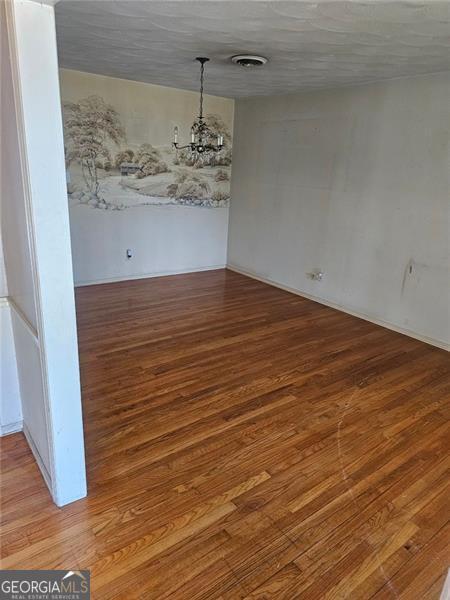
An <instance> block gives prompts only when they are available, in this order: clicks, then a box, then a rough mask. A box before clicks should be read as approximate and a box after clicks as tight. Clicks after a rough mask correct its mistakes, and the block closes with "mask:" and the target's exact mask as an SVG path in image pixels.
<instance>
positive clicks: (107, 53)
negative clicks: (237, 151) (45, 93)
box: [56, 0, 450, 97]
mask: <svg viewBox="0 0 450 600" xmlns="http://www.w3.org/2000/svg"><path fill="white" fill-rule="evenodd" d="M449 8H450V3H449V2H448V1H446V2H434V1H433V0H423V1H422V2H417V1H408V2H404V1H388V2H384V1H382V0H375V1H365V2H363V1H339V0H338V1H336V0H335V1H331V2H330V1H327V2H325V1H323V0H316V2H309V1H301V0H296V1H292V0H291V1H284V0H273V1H271V2H260V1H258V0H235V1H226V0H222V1H192V0H181V1H171V0H165V1H153V0H146V1H134V0H125V1H119V2H116V1H111V0H109V1H105V0H100V1H91V0H62V1H61V2H59V3H58V4H57V5H56V22H57V34H58V46H59V58H60V64H61V66H63V67H67V68H70V69H78V70H80V71H88V72H91V73H101V74H103V75H110V76H113V77H121V78H124V79H133V80H136V81H145V82H149V83H154V84H159V85H167V86H171V87H178V88H184V89H190V90H192V89H194V90H196V89H197V86H198V69H197V64H196V63H195V62H194V58H195V57H196V56H198V55H206V56H209V57H210V58H211V60H212V62H211V63H209V64H208V65H207V78H206V86H205V91H206V92H207V93H210V94H216V95H222V96H231V97H239V96H250V95H259V94H282V93H289V92H294V91H298V90H307V89H313V88H320V87H330V86H341V85H347V84H357V83H362V82H368V81H374V80H380V79H385V78H392V77H400V76H407V75H415V74H419V73H430V72H436V71H446V70H450V38H449V34H450V29H449V12H450V10H449ZM238 53H252V54H263V55H264V56H267V57H268V58H269V63H268V64H267V65H266V66H264V67H260V68H255V69H253V70H249V69H244V68H242V67H239V66H237V65H233V64H232V63H231V62H230V61H229V58H230V56H231V55H233V54H238Z"/></svg>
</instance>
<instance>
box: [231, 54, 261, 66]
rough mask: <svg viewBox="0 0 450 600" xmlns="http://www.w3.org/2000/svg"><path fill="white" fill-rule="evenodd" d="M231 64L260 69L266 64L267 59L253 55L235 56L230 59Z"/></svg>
mask: <svg viewBox="0 0 450 600" xmlns="http://www.w3.org/2000/svg"><path fill="white" fill-rule="evenodd" d="M231 62H233V63H234V64H235V65H240V66H241V67H246V68H249V67H261V66H262V65H265V64H266V62H267V58H265V57H264V56H256V55H255V54H236V56H232V57H231Z"/></svg>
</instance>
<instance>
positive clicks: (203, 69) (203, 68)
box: [199, 62, 205, 119]
mask: <svg viewBox="0 0 450 600" xmlns="http://www.w3.org/2000/svg"><path fill="white" fill-rule="evenodd" d="M204 72H205V63H204V62H202V63H201V68H200V115H199V117H200V119H203V79H204Z"/></svg>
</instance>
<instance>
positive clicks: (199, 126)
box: [172, 56, 223, 160]
mask: <svg viewBox="0 0 450 600" xmlns="http://www.w3.org/2000/svg"><path fill="white" fill-rule="evenodd" d="M195 60H198V62H199V63H200V110H199V115H198V117H197V119H196V120H195V121H194V123H193V125H192V127H191V141H190V143H189V144H186V145H185V146H179V145H178V127H175V128H174V130H173V142H172V146H173V147H174V148H175V149H176V150H183V149H185V148H188V149H189V153H190V155H191V157H192V158H193V159H194V160H196V159H198V158H199V157H200V155H205V154H206V155H208V154H212V153H215V152H220V151H221V150H222V148H223V135H221V134H220V133H219V134H218V135H217V143H216V144H214V143H213V141H212V140H213V139H214V137H215V134H214V133H213V132H212V131H211V129H210V128H209V127H208V125H207V124H206V123H205V120H204V116H203V80H204V76H205V63H206V62H208V61H209V58H206V57H204V56H198V57H197V58H196V59H195Z"/></svg>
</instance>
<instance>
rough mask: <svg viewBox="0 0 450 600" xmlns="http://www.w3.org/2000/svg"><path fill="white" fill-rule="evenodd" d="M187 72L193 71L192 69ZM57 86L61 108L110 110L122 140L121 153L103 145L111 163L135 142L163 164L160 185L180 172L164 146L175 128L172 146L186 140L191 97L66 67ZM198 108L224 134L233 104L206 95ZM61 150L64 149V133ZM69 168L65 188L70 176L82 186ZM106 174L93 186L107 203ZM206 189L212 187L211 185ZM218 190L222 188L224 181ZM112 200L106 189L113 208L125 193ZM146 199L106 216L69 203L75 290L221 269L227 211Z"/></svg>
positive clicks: (194, 99)
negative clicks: (97, 103)
mask: <svg viewBox="0 0 450 600" xmlns="http://www.w3.org/2000/svg"><path fill="white" fill-rule="evenodd" d="M193 71H194V72H195V73H196V72H197V69H196V66H195V65H193ZM60 82H61V96H62V99H63V102H64V103H66V102H79V101H80V100H82V99H84V98H87V97H89V96H92V95H97V96H100V97H101V98H102V99H103V100H104V101H105V102H106V103H108V104H109V105H111V106H112V107H113V108H114V109H115V110H116V111H117V112H118V115H119V117H120V123H121V124H122V125H123V127H124V130H125V134H126V140H125V141H124V142H123V143H122V145H123V148H121V147H119V146H115V145H114V144H110V148H109V150H110V152H111V157H112V158H113V159H114V156H115V155H116V153H117V152H118V151H119V150H120V149H124V148H131V149H132V150H133V151H135V152H136V150H137V148H138V147H139V146H140V145H141V144H143V143H151V144H152V146H154V147H156V148H158V150H159V151H160V152H161V154H162V157H163V159H164V160H165V161H167V163H168V164H169V168H170V170H171V172H170V173H169V174H168V177H167V179H168V181H167V183H170V182H171V178H172V179H173V178H174V177H175V174H176V173H177V172H178V171H179V170H182V171H186V170H187V168H186V166H183V165H179V166H173V165H171V164H170V162H169V159H170V158H173V156H174V153H173V151H172V149H171V140H172V136H173V128H174V126H175V125H177V126H178V127H179V129H180V143H184V142H187V141H189V140H190V126H191V124H192V121H193V119H194V117H195V116H196V115H197V114H198V101H199V96H198V93H196V92H190V91H186V90H178V89H174V88H168V87H164V86H157V85H150V84H146V83H141V82H136V81H128V80H123V79H117V78H114V77H105V76H101V75H93V74H90V73H82V72H79V71H73V70H70V69H61V70H60ZM204 105H205V113H206V114H216V115H219V116H220V117H221V118H222V119H223V122H224V123H225V125H226V126H227V127H228V128H229V129H230V130H231V131H232V129H233V111H234V101H233V100H231V99H229V98H219V97H215V96H208V95H207V96H205V99H204ZM66 146H67V147H68V148H69V149H70V139H69V136H68V135H66ZM77 168H78V171H79V170H80V169H79V165H77V162H76V161H75V160H74V161H72V162H71V164H70V167H69V173H70V183H71V187H74V186H75V187H76V186H77V185H79V183H80V181H78V182H77V183H76V181H77V180H76V175H78V179H79V180H81V182H82V179H81V177H80V176H79V173H78V172H77ZM227 170H229V167H228V168H227ZM207 171H208V168H207V167H205V168H204V169H198V170H196V171H195V174H196V175H197V176H200V177H205V174H206V172H207ZM110 175H111V174H109V176H108V174H107V176H106V177H105V179H103V180H102V181H101V186H100V195H101V196H104V197H105V198H106V200H108V201H111V200H112V199H111V197H110V196H112V195H113V194H112V191H111V189H109V188H110V187H111V186H110V185H109V184H108V181H112V180H114V179H115V177H110ZM164 177H165V174H163V175H162V178H163V179H164ZM158 178H159V177H158V176H156V177H151V178H150V179H152V180H157V179H158ZM130 179H131V178H130ZM104 184H105V185H104ZM156 185H157V184H156ZM212 185H217V184H216V183H215V182H214V180H213V182H212ZM115 187H117V186H115ZM165 187H166V186H164V187H162V188H161V192H162V190H163V189H165ZM226 187H228V189H229V183H227V184H226ZM119 189H120V188H119ZM77 193H78V192H77ZM120 194H121V192H120V191H119V192H118V191H117V190H115V189H114V196H116V195H118V196H117V197H118V198H120V202H122V201H123V202H124V203H125V204H126V203H127V201H128V196H130V195H131V194H130V191H129V189H126V190H125V191H124V192H123V196H120ZM75 195H76V194H75ZM150 196H151V194H150V195H144V194H136V195H135V197H134V198H133V197H131V202H132V203H133V204H132V205H131V206H127V207H126V208H125V209H122V210H111V206H109V207H108V208H109V210H108V209H104V208H103V209H99V208H96V207H93V206H92V205H87V204H86V203H83V202H81V201H79V200H78V201H77V200H76V199H74V198H71V199H70V203H69V208H70V228H71V239H72V255H73V269H74V278H75V283H76V284H77V285H82V284H88V283H97V282H103V281H114V280H121V279H131V278H135V277H150V276H155V275H164V274H171V273H182V272H186V271H198V270H203V269H208V268H219V267H224V266H225V264H226V255H227V233H228V207H218V208H217V207H216V208H211V207H203V206H178V205H173V204H172V205H157V204H152V203H151V202H152V201H151V198H150ZM114 200H115V201H116V198H114ZM166 200H167V199H166ZM127 249H130V250H131V251H132V254H133V258H132V259H131V260H129V259H127V256H126V251H127Z"/></svg>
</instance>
